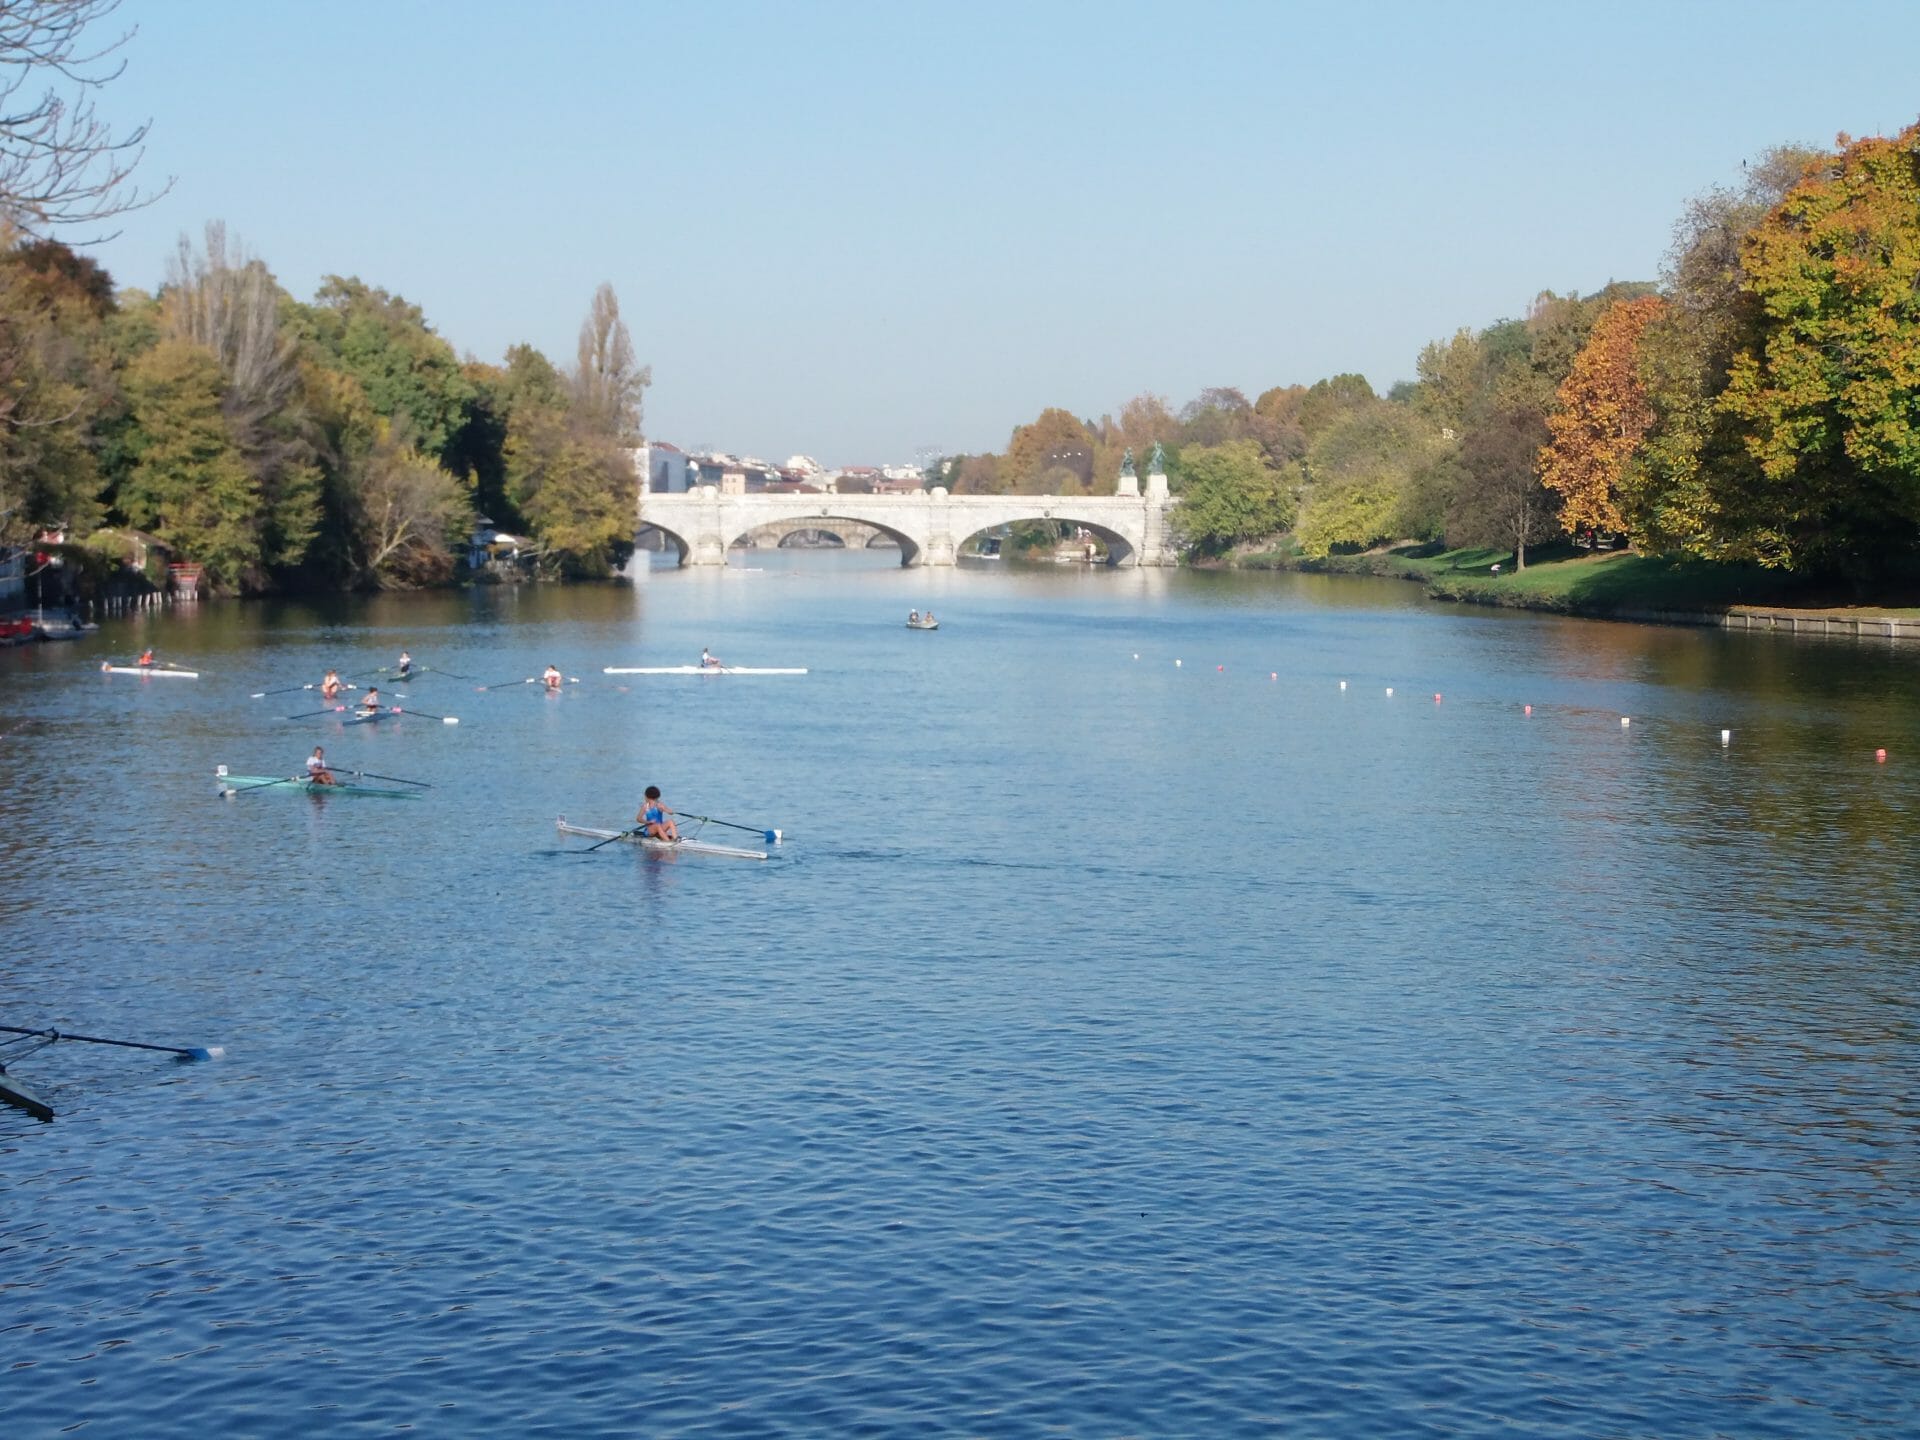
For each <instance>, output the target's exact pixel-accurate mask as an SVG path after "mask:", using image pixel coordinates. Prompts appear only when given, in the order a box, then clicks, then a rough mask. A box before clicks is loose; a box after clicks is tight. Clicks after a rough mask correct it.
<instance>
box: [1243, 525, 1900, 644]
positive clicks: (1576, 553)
mask: <svg viewBox="0 0 1920 1440" xmlns="http://www.w3.org/2000/svg"><path fill="white" fill-rule="evenodd" d="M1496 565H1497V566H1499V567H1500V568H1499V570H1498V571H1495V570H1494V568H1493V567H1494V566H1496ZM1217 568H1221V569H1232V570H1269V571H1293V572H1297V573H1301V574H1313V575H1359V576H1372V577H1376V578H1381V579H1390V580H1408V581H1412V582H1414V583H1415V584H1418V585H1420V586H1422V587H1423V588H1424V589H1425V590H1426V593H1427V596H1428V598H1429V599H1433V600H1444V601H1453V602H1457V603H1459V604H1465V605H1487V606H1493V607H1496V608H1500V609H1510V610H1534V611H1543V612H1547V613H1550V614H1556V615H1574V616H1579V617H1582V618H1585V619H1590V620H1629V621H1646V620H1662V621H1667V622H1683V621H1692V622H1694V623H1710V622H1712V621H1714V620H1715V619H1716V617H1723V616H1726V615H1729V614H1732V615H1739V614H1743V613H1747V612H1753V613H1756V614H1758V613H1766V614H1778V615H1791V616H1798V617H1803V618H1805V619H1808V620H1814V619H1821V618H1827V619H1845V620H1857V621H1861V622H1876V621H1879V622H1885V621H1920V604H1910V605H1903V604H1898V603H1886V601H1889V600H1892V601H1898V600H1909V599H1911V600H1915V601H1920V587H1915V586H1908V587H1907V589H1906V590H1904V591H1890V592H1889V593H1888V594H1887V595H1885V596H1884V597H1882V598H1881V599H1879V600H1876V601H1874V602H1869V603H1862V602H1861V601H1859V600H1857V599H1855V598H1852V597H1849V596H1846V595H1843V594H1841V593H1839V592H1837V591H1836V589H1835V587H1834V586H1832V585H1831V584H1824V583H1821V582H1818V581H1813V580H1809V579H1807V578H1805V577H1799V576H1794V575H1791V574H1788V573H1785V572H1782V571H1778V570H1768V569H1764V568H1762V567H1760V566H1757V565H1735V564H1724V563H1715V562H1712V561H1695V560H1685V559H1676V558H1674V557H1671V556H1663V555H1642V554H1637V553H1635V552H1633V551H1630V550H1624V549H1620V550H1591V551H1590V550H1587V549H1583V548H1581V547H1580V546H1579V545H1577V544H1576V543H1574V542H1572V541H1564V540H1563V541H1561V542H1559V543H1557V544H1554V545H1548V546H1541V547H1539V548H1537V549H1536V550H1535V551H1534V552H1533V555H1532V557H1531V558H1530V559H1529V561H1528V564H1527V568H1526V569H1524V570H1518V569H1515V568H1514V555H1513V552H1512V551H1510V550H1508V551H1501V550H1494V549H1488V548H1484V547H1468V548H1462V549H1457V550H1448V549H1446V548H1444V546H1443V545H1442V544H1440V543H1438V542H1428V543H1422V542H1419V541H1404V542H1401V543H1397V544H1393V545H1383V546H1379V547H1376V548H1374V549H1371V550H1367V551H1364V552H1360V553H1355V554H1345V555H1324V556H1309V555H1306V554H1304V553H1302V551H1301V549H1300V547H1299V545H1298V543H1297V542H1296V541H1294V540H1293V539H1292V538H1291V537H1282V538H1281V539H1280V540H1279V541H1278V542H1277V543H1274V544H1270V545H1267V546H1265V547H1262V548H1251V547H1249V548H1247V549H1244V550H1241V551H1239V552H1236V553H1234V554H1232V555H1229V556H1224V557H1222V558H1221V559H1220V560H1219V561H1218V562H1217Z"/></svg>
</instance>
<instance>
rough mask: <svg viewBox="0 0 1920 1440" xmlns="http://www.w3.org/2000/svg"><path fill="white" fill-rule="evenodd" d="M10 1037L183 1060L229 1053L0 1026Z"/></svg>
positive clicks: (214, 1047)
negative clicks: (83, 1044) (116, 1048)
mask: <svg viewBox="0 0 1920 1440" xmlns="http://www.w3.org/2000/svg"><path fill="white" fill-rule="evenodd" d="M0 1031H5V1032H6V1033H7V1034H9V1035H44V1036H46V1037H47V1039H49V1040H82V1041H85V1042H86V1043H87V1044H89V1045H119V1046H122V1047H123V1048H125V1049H128V1050H160V1051H164V1052H165V1053H167V1054H169V1055H178V1056H179V1057H180V1058H181V1059H182V1060H218V1059H219V1058H220V1057H221V1056H223V1055H225V1054H226V1053H227V1052H226V1051H225V1050H222V1049H221V1048H220V1047H219V1046H218V1045H149V1044H148V1043H147V1042H146V1041H144V1040H105V1039H102V1038H101V1037H100V1036H98V1035H74V1034H71V1033H69V1032H68V1031H65V1030H22V1029H21V1028H20V1027H19V1026H18V1025H0Z"/></svg>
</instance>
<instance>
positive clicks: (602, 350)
mask: <svg viewBox="0 0 1920 1440" xmlns="http://www.w3.org/2000/svg"><path fill="white" fill-rule="evenodd" d="M652 383H653V367H652V366H651V365H639V364H636V363H635V361H634V358H633V340H632V337H631V336H629V335H628V334H627V325H626V322H625V321H624V320H622V319H621V318H620V301H619V298H618V297H617V296H616V295H615V294H614V293H613V286H611V285H607V284H602V285H601V287H600V288H599V289H598V290H596V291H594V292H593V305H592V307H591V308H590V309H589V310H588V312H587V318H586V319H585V320H583V321H582V322H581V324H580V349H579V356H578V361H577V363H576V364H575V366H574V371H573V405H574V415H575V419H576V422H577V423H578V424H579V425H581V426H582V427H583V428H585V429H586V430H588V431H591V432H592V433H593V434H596V435H603V436H605V437H606V438H607V439H609V440H613V441H615V442H617V443H618V444H621V445H626V446H634V445H638V444H639V443H640V435H641V405H642V402H643V399H644V397H645V394H646V389H647V386H649V385H651V384H652Z"/></svg>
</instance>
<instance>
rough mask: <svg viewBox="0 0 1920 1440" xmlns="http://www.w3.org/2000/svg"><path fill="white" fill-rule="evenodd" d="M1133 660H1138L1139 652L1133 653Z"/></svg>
mask: <svg viewBox="0 0 1920 1440" xmlns="http://www.w3.org/2000/svg"><path fill="white" fill-rule="evenodd" d="M1133 658H1134V659H1136V660H1138V659H1139V658H1140V652H1139V651H1138V650H1136V651H1134V652H1133Z"/></svg>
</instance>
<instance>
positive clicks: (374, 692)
mask: <svg viewBox="0 0 1920 1440" xmlns="http://www.w3.org/2000/svg"><path fill="white" fill-rule="evenodd" d="M379 712H380V687H379V686H378V685H369V686H367V693H366V694H364V695H362V696H361V697H360V713H361V714H362V715H377V714H379Z"/></svg>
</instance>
